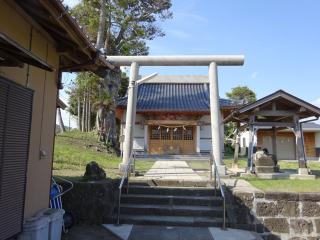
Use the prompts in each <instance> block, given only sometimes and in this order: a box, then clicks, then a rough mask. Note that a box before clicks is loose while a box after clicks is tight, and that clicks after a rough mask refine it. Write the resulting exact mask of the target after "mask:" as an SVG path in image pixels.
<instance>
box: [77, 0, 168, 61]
mask: <svg viewBox="0 0 320 240" xmlns="http://www.w3.org/2000/svg"><path fill="white" fill-rule="evenodd" d="M103 5H104V8H103ZM170 7H171V0H143V1H141V0H107V1H106V0H82V1H81V2H80V3H79V4H78V5H76V6H75V7H74V8H73V9H72V14H73V15H74V16H75V17H76V18H77V19H78V21H79V22H80V24H82V25H83V26H84V27H85V30H86V32H87V33H88V34H89V37H90V38H91V39H92V40H93V41H96V40H97V33H98V32H99V34H100V35H99V36H100V37H101V36H103V38H104V48H105V50H106V53H107V55H147V54H148V50H149V49H148V47H147V45H146V40H152V39H154V38H155V37H161V36H164V32H163V31H162V30H161V29H160V28H159V27H158V26H157V24H156V22H157V21H159V20H165V19H168V18H171V17H172V13H171V12H170V11H169V9H170ZM104 16H105V18H104ZM103 18H104V19H103ZM103 20H104V21H103ZM99 27H100V28H99ZM103 28H104V29H103ZM98 30H99V31H98ZM101 42H102V41H101V38H99V39H98V41H97V43H96V45H97V47H99V48H100V47H101Z"/></svg>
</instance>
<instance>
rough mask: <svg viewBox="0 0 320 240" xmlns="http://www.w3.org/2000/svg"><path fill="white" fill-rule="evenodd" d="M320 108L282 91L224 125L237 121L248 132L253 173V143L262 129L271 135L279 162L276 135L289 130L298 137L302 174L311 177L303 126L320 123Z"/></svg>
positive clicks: (240, 111) (241, 111) (244, 109)
mask: <svg viewBox="0 0 320 240" xmlns="http://www.w3.org/2000/svg"><path fill="white" fill-rule="evenodd" d="M319 116H320V108H318V107H316V106H314V105H312V104H310V103H308V102H306V101H304V100H302V99H300V98H297V97H295V96H293V95H291V94H289V93H287V92H285V91H283V90H279V91H276V92H274V93H272V94H270V95H268V96H266V97H264V98H261V99H259V100H257V101H256V102H253V103H249V104H247V105H245V106H243V107H241V108H240V109H238V110H235V111H233V112H232V113H231V114H230V115H229V116H228V117H226V118H225V119H224V121H223V122H224V123H226V122H230V121H234V122H237V124H238V127H240V128H242V129H244V128H249V135H250V137H249V139H250V140H249V149H248V169H250V171H253V149H254V146H253V140H254V136H255V134H256V132H257V130H258V129H259V128H264V129H265V130H267V129H268V130H269V131H272V149H273V154H274V155H275V158H277V156H276V155H277V154H276V153H277V150H276V149H277V139H276V138H277V131H280V130H283V129H287V128H290V129H292V130H293V132H294V135H295V145H296V148H295V149H296V154H295V156H296V159H297V160H298V162H299V174H308V170H307V162H306V154H305V145H304V140H303V133H302V127H301V124H302V123H305V122H309V121H314V120H317V119H318V118H319Z"/></svg>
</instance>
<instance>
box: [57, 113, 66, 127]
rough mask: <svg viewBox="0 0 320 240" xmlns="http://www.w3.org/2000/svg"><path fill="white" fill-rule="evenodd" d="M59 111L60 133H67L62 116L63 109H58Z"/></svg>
mask: <svg viewBox="0 0 320 240" xmlns="http://www.w3.org/2000/svg"><path fill="white" fill-rule="evenodd" d="M57 111H58V121H59V126H60V131H61V132H65V131H66V129H65V127H64V124H63V120H62V116H61V108H58V110H57Z"/></svg>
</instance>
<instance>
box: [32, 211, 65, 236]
mask: <svg viewBox="0 0 320 240" xmlns="http://www.w3.org/2000/svg"><path fill="white" fill-rule="evenodd" d="M63 215H64V210H63V209H52V208H48V209H44V210H42V211H40V212H39V213H38V214H37V216H45V217H47V218H49V238H48V239H49V240H60V239H61V233H62V224H63Z"/></svg>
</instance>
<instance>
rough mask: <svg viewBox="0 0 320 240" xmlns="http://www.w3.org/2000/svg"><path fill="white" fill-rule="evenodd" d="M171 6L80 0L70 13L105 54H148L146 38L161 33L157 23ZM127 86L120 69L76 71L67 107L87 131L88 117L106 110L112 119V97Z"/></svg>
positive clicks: (155, 0) (160, 0)
mask: <svg viewBox="0 0 320 240" xmlns="http://www.w3.org/2000/svg"><path fill="white" fill-rule="evenodd" d="M170 7H171V0H143V1H141V0H82V1H81V2H80V3H79V4H78V5H76V6H75V7H74V8H73V9H72V10H71V12H72V15H73V16H74V17H75V18H76V19H77V20H78V22H79V24H80V25H82V26H83V27H84V30H85V31H86V32H87V34H88V35H89V37H90V38H91V40H92V41H94V42H96V47H97V48H98V49H100V50H101V52H104V53H105V54H106V55H147V54H148V51H149V48H148V46H147V45H146V41H147V40H152V39H154V38H155V37H161V36H164V32H163V31H162V30H161V29H160V28H159V27H158V26H157V24H156V23H157V22H158V21H159V20H161V21H163V20H166V19H168V18H171V17H172V13H171V12H170ZM127 86H128V79H127V77H126V76H125V74H122V73H121V72H120V71H118V72H116V71H110V72H109V73H108V74H106V76H105V77H104V78H103V79H99V78H97V77H96V76H94V75H93V74H90V73H81V74H79V75H78V77H77V80H76V83H75V85H74V86H73V87H72V88H71V89H70V91H69V94H70V103H69V104H70V106H71V107H70V110H71V112H72V114H74V115H76V116H78V125H79V128H80V129H82V130H84V131H88V130H90V129H91V127H92V125H93V124H92V122H93V121H91V119H92V118H93V119H94V118H95V116H98V117H99V119H100V117H101V116H100V115H99V114H100V113H107V114H103V117H106V118H108V120H106V121H107V122H115V121H111V120H110V118H114V106H115V99H116V98H117V97H121V96H124V95H125V93H126V89H127ZM112 111H113V113H112ZM98 113H99V114H98ZM109 113H110V114H109ZM108 114H109V115H108ZM97 119H98V118H97ZM96 122H97V123H100V121H96ZM104 122H105V121H104ZM97 128H98V129H97V130H98V131H99V132H100V129H103V127H102V126H97ZM112 128H115V126H113V127H112ZM103 131H105V129H104V130H103ZM112 132H115V131H112ZM112 142H115V141H114V139H113V141H112Z"/></svg>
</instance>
